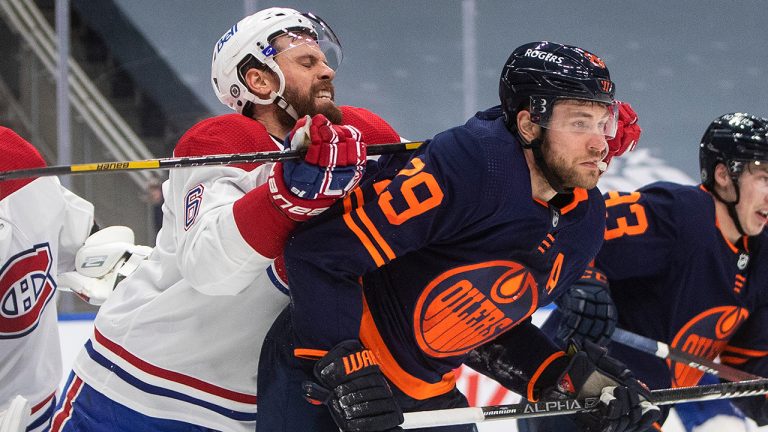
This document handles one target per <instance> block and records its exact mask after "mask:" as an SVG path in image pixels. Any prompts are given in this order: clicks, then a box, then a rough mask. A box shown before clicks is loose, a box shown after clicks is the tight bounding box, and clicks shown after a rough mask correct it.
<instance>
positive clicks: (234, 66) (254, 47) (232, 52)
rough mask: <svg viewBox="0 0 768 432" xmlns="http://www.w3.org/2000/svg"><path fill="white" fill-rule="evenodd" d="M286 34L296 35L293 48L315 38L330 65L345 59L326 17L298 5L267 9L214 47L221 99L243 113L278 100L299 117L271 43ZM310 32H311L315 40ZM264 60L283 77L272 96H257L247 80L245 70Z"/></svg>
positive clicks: (245, 20)
mask: <svg viewBox="0 0 768 432" xmlns="http://www.w3.org/2000/svg"><path fill="white" fill-rule="evenodd" d="M285 34H290V35H292V36H294V41H293V43H292V44H291V45H290V46H289V48H292V47H295V46H299V45H303V44H306V43H308V42H311V43H312V44H313V45H317V47H319V49H320V50H321V51H322V52H323V54H325V56H326V59H327V62H328V66H329V67H330V68H332V69H334V70H336V68H337V67H338V65H339V64H340V63H341V55H342V54H341V45H340V44H339V40H338V38H337V37H336V34H335V33H334V32H333V30H331V28H330V27H329V26H328V25H327V24H326V23H325V22H324V21H323V20H321V19H320V18H318V17H316V16H314V15H312V14H310V13H301V12H298V11H296V10H294V9H288V8H276V7H275V8H269V9H264V10H261V11H259V12H256V13H255V14H253V15H250V16H248V17H245V18H243V19H242V20H240V22H238V23H237V24H235V25H234V26H232V28H230V29H229V30H228V31H227V32H226V33H224V35H223V36H222V37H221V38H220V39H219V41H218V42H216V45H215V46H214V47H213V57H212V59H211V84H212V85H213V91H214V92H215V93H216V96H217V97H218V98H219V100H220V101H221V103H223V104H224V105H226V106H228V107H230V108H232V109H233V110H235V111H237V112H238V113H242V112H243V110H244V109H246V108H247V106H248V104H249V103H255V104H260V105H269V104H271V103H275V104H277V105H278V106H279V107H280V108H282V109H284V110H285V111H286V112H287V113H288V114H289V115H291V116H292V117H293V118H296V119H297V118H298V114H297V113H296V110H295V109H294V108H293V107H292V106H290V104H289V103H288V102H287V101H286V100H285V99H284V98H283V91H284V90H285V76H284V75H283V72H282V71H281V70H280V67H279V66H278V65H277V63H276V62H275V59H274V57H275V56H276V55H277V54H278V52H277V50H276V49H275V48H274V47H273V46H272V45H271V43H272V42H273V41H274V40H275V39H276V38H277V37H278V36H282V35H285ZM306 35H310V37H311V40H309V39H308V38H307V36H306ZM284 51H285V49H284V50H283V51H282V52H284ZM260 64H263V65H266V66H267V67H269V68H270V69H271V70H272V71H274V72H275V73H276V74H277V76H278V79H279V81H280V88H279V89H278V90H277V91H276V92H275V91H273V92H272V93H271V94H270V97H269V99H260V98H258V97H256V95H254V94H253V93H251V92H250V91H249V90H248V87H247V86H246V84H245V78H244V73H245V71H247V69H248V68H250V67H253V66H258V65H260Z"/></svg>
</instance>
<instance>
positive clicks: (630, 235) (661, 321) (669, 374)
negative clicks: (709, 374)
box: [595, 183, 768, 388]
mask: <svg viewBox="0 0 768 432" xmlns="http://www.w3.org/2000/svg"><path fill="white" fill-rule="evenodd" d="M605 198H606V207H607V212H608V219H607V222H606V232H605V243H604V245H603V248H602V250H601V251H600V253H599V254H598V256H597V260H596V263H595V264H596V267H598V268H600V269H601V270H603V271H604V272H605V274H606V275H607V276H608V280H609V281H610V289H611V296H612V297H613V299H614V301H615V302H616V307H617V309H618V312H619V327H621V328H624V329H626V330H629V331H632V332H635V333H638V334H641V335H644V336H647V337H650V338H652V339H654V340H658V341H662V342H665V343H667V344H669V345H671V346H673V347H676V348H680V349H682V350H684V351H686V352H689V353H691V354H694V355H696V356H701V357H706V358H708V359H714V358H715V357H717V356H718V355H720V356H721V360H722V362H723V363H727V364H730V365H731V366H734V367H738V368H740V369H745V370H747V371H750V372H753V373H755V374H758V375H763V376H766V375H765V374H766V373H768V357H766V355H768V331H766V329H768V260H767V259H768V257H766V256H765V255H766V253H768V251H766V250H765V249H766V234H765V233H763V234H762V235H760V236H756V237H751V238H746V237H744V238H742V239H741V240H740V241H739V242H737V244H732V243H731V242H729V241H728V240H727V239H726V238H725V237H724V236H723V235H722V233H721V232H720V230H719V228H718V221H717V218H716V216H715V206H714V201H713V197H712V196H711V195H710V194H709V192H707V191H706V190H705V189H704V188H703V187H701V186H682V185H677V184H672V183H655V184H651V185H649V186H646V187H644V188H642V189H640V190H639V191H637V192H632V193H618V192H609V193H608V194H606V195H605ZM761 249H762V250H761ZM611 352H612V355H614V356H615V357H617V358H619V359H621V360H622V361H624V362H625V363H627V365H628V366H629V367H630V369H632V370H633V371H634V372H635V373H636V374H637V376H638V378H640V379H641V380H644V381H645V382H646V383H647V384H648V385H649V386H650V387H651V388H666V387H669V386H674V387H680V386H690V385H695V384H696V383H697V382H698V381H699V379H700V378H701V375H702V372H700V371H698V370H695V369H692V368H689V367H687V366H684V365H681V364H677V363H674V362H668V363H666V364H665V362H664V361H663V360H660V359H657V358H655V357H652V356H650V355H647V354H643V353H640V352H638V351H636V350H633V349H631V348H628V347H624V346H621V345H619V344H617V343H613V344H611Z"/></svg>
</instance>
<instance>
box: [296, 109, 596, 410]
mask: <svg viewBox="0 0 768 432" xmlns="http://www.w3.org/2000/svg"><path fill="white" fill-rule="evenodd" d="M379 169H380V170H379V171H378V172H377V173H376V174H375V175H374V176H373V178H371V179H369V180H368V181H366V182H365V183H364V184H363V186H362V187H361V188H359V189H357V190H356V191H355V192H354V193H353V194H352V195H351V196H350V197H348V198H347V199H345V200H344V202H343V209H342V208H336V209H335V210H337V212H336V215H335V216H334V215H333V210H334V209H332V210H330V211H329V212H327V213H328V214H324V215H321V216H320V217H318V218H316V219H314V220H312V221H310V222H308V223H307V224H306V225H305V226H304V227H302V228H300V229H299V230H298V231H297V232H296V233H295V235H294V237H293V238H292V239H291V240H290V241H289V244H288V247H287V248H286V255H285V257H286V264H287V267H288V277H289V279H290V287H291V288H290V289H291V296H292V308H293V311H292V316H293V325H294V328H295V331H296V338H297V339H296V347H297V350H296V353H297V354H299V355H301V354H303V353H305V354H311V353H312V352H313V351H312V350H314V352H315V353H318V352H320V353H322V352H323V351H324V350H328V349H329V348H331V347H333V346H334V345H336V344H337V343H339V342H341V341H343V340H347V339H358V338H359V339H361V340H362V341H363V343H364V344H365V345H366V346H367V347H368V348H370V349H371V350H373V351H374V353H375V354H376V356H377V358H378V360H379V362H380V364H381V368H382V370H383V372H384V374H385V375H386V376H387V377H388V378H389V379H390V380H391V381H392V382H393V383H394V384H395V385H396V386H397V387H398V388H400V389H401V390H403V391H404V392H405V393H406V394H408V395H409V396H412V397H414V398H416V399H425V398H428V397H431V396H436V395H439V394H442V393H445V392H447V391H450V390H451V389H452V388H453V385H454V381H453V375H452V372H451V371H452V370H453V369H454V368H456V367H457V366H459V365H460V364H461V363H462V362H463V360H464V358H465V357H466V354H467V353H468V352H469V351H470V350H472V349H473V348H475V347H477V346H479V345H481V344H483V343H486V342H488V341H490V340H493V339H495V338H496V337H497V336H499V335H500V334H502V333H504V332H508V331H509V330H510V329H512V328H515V327H516V326H517V328H521V326H519V324H520V323H523V322H525V323H529V320H528V318H529V316H530V315H531V314H532V313H533V312H534V311H535V310H536V309H537V308H539V307H541V306H543V305H546V304H548V303H550V302H551V301H552V300H553V299H554V298H555V297H556V296H557V295H559V294H560V293H561V292H562V291H563V290H564V289H566V288H567V287H569V286H570V285H571V284H572V283H573V281H575V280H576V279H577V278H578V277H580V276H581V274H582V272H583V270H584V268H585V267H586V266H587V264H588V263H589V262H590V261H591V260H592V259H593V257H594V256H595V254H596V253H597V251H598V249H599V247H600V245H601V243H602V236H601V234H602V232H603V230H604V227H605V206H604V203H603V200H602V197H601V196H600V192H599V191H598V190H597V189H593V190H590V191H586V190H583V189H576V190H575V191H574V193H573V194H568V195H563V196H558V197H556V198H559V201H560V202H558V203H557V205H555V204H554V202H550V203H544V202H538V201H536V200H534V199H533V198H532V192H531V182H530V172H529V170H528V166H527V164H526V161H525V158H524V155H523V151H522V149H521V146H520V144H519V143H518V142H517V141H516V140H515V138H514V137H513V135H512V134H511V133H510V132H509V131H508V130H507V128H506V127H505V126H504V122H503V118H502V114H501V109H500V108H499V107H496V108H492V109H490V110H488V111H485V112H481V113H478V114H477V115H476V116H475V117H474V118H472V119H470V120H469V121H468V122H467V124H465V125H463V126H460V127H456V128H453V129H450V130H448V131H446V132H443V133H441V134H438V135H437V136H436V137H435V138H434V139H433V140H431V141H430V142H429V143H428V144H426V145H424V146H422V147H421V148H420V149H418V150H417V151H416V152H415V153H414V154H413V155H412V157H411V158H410V159H408V160H405V159H400V158H397V157H394V158H391V159H389V160H386V159H385V160H382V161H380V163H379ZM564 197H565V199H563V198H564ZM553 201H558V200H557V199H556V200H553ZM342 213H343V214H342ZM526 327H527V328H528V327H530V328H533V326H526ZM534 330H535V332H536V333H537V334H536V335H532V337H536V336H537V335H538V336H541V333H539V330H538V329H535V328H534ZM543 347H544V348H545V349H540V350H539V351H540V352H531V349H530V348H529V347H516V348H518V349H516V351H518V352H519V353H520V357H521V360H520V361H521V367H522V368H523V369H526V368H528V369H531V373H532V371H535V369H536V368H537V367H539V366H540V365H541V363H542V362H543V361H544V359H546V358H547V357H550V356H551V355H552V354H553V353H556V352H557V351H558V349H557V348H556V347H555V346H554V345H552V344H551V343H549V344H548V345H543ZM544 351H545V352H544Z"/></svg>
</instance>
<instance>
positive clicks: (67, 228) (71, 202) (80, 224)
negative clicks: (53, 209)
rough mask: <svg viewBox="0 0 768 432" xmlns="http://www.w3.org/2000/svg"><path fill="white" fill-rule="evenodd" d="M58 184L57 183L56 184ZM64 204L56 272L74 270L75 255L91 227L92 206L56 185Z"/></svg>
mask: <svg viewBox="0 0 768 432" xmlns="http://www.w3.org/2000/svg"><path fill="white" fill-rule="evenodd" d="M57 183H58V182H57ZM57 186H58V188H59V190H60V192H61V196H62V200H63V203H64V208H63V220H62V229H61V232H60V234H59V256H58V257H59V258H58V261H59V262H58V271H59V272H65V271H71V270H74V268H75V255H76V254H77V250H78V249H80V246H82V245H83V243H85V240H86V239H87V238H88V235H89V234H90V233H91V228H92V227H93V204H91V203H90V202H88V201H86V200H84V199H83V198H80V197H79V196H77V195H75V194H74V193H72V192H70V191H69V190H68V189H67V188H65V187H64V186H62V185H61V184H57Z"/></svg>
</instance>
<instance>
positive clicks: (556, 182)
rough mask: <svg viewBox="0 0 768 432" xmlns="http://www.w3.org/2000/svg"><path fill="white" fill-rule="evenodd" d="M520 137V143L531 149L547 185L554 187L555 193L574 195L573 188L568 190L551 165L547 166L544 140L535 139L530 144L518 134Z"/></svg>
mask: <svg viewBox="0 0 768 432" xmlns="http://www.w3.org/2000/svg"><path fill="white" fill-rule="evenodd" d="M518 137H519V138H520V141H521V142H522V143H523V144H522V145H523V148H527V149H531V150H532V151H533V159H534V160H535V161H536V166H538V167H539V170H540V171H541V173H542V174H544V178H545V179H546V180H547V183H549V185H550V186H551V187H552V189H554V190H555V192H557V193H559V194H562V193H572V192H573V188H567V187H565V185H563V183H562V182H561V181H560V179H559V178H558V177H557V176H556V175H555V173H554V172H552V169H550V168H549V165H548V164H547V161H546V160H544V153H542V151H541V144H542V142H543V141H542V139H541V138H535V139H533V140H531V142H530V143H528V142H526V141H525V140H524V139H522V137H520V134H518Z"/></svg>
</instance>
